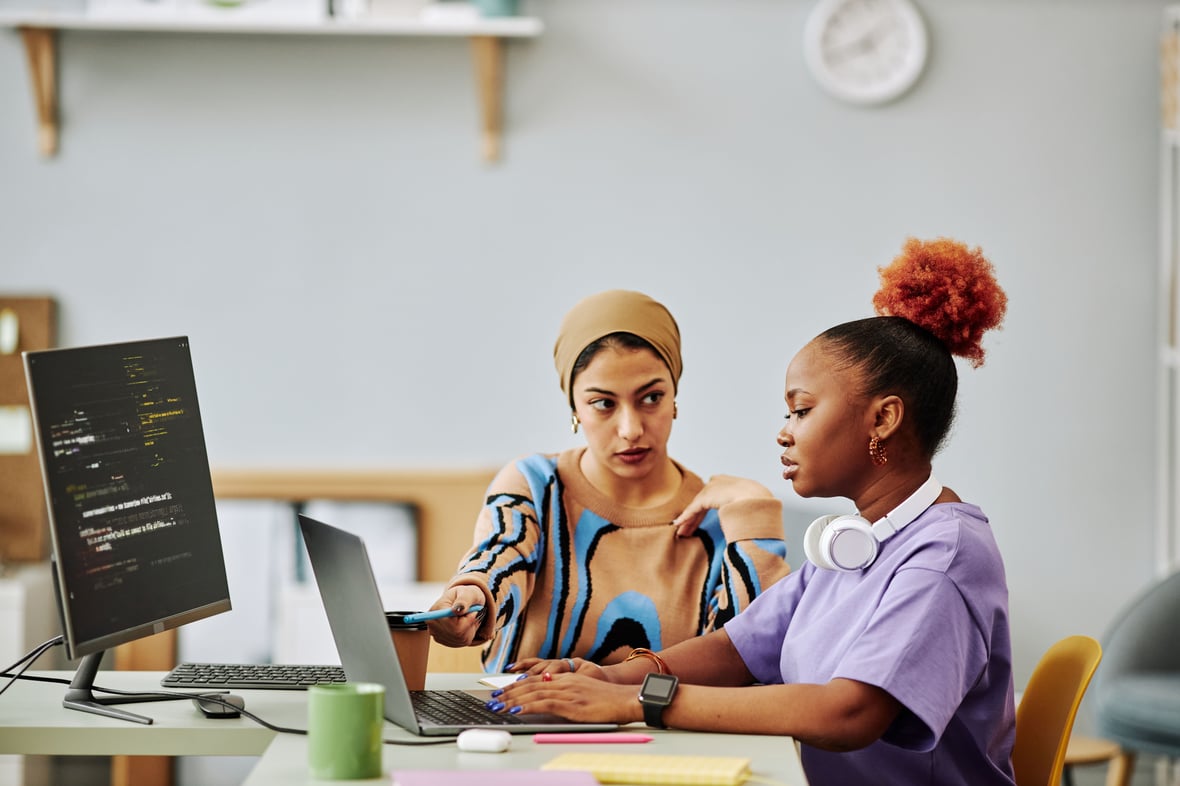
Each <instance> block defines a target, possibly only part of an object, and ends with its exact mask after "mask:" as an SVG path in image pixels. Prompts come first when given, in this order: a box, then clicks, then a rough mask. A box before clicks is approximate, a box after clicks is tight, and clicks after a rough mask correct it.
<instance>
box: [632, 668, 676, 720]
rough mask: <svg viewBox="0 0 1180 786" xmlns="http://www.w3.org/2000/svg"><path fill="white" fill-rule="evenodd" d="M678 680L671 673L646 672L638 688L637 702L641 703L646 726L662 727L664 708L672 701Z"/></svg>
mask: <svg viewBox="0 0 1180 786" xmlns="http://www.w3.org/2000/svg"><path fill="white" fill-rule="evenodd" d="M679 684H680V680H679V679H677V678H676V676H675V675H672V674H654V673H653V674H648V675H647V676H646V677H644V678H643V687H642V688H640V689H639V703H640V704H642V705H643V722H644V723H646V724H647V725H648V726H652V727H654V728H657V729H663V728H665V726H664V708H665V707H667V706H668V705H669V704H671V703H672V697H673V696H675V695H676V686H677V685H679Z"/></svg>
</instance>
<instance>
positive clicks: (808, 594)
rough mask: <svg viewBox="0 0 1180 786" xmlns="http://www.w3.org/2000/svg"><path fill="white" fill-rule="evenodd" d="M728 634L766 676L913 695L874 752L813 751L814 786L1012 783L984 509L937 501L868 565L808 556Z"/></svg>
mask: <svg viewBox="0 0 1180 786" xmlns="http://www.w3.org/2000/svg"><path fill="white" fill-rule="evenodd" d="M725 632H726V633H727V634H729V638H730V639H731V640H732V641H733V643H734V646H736V647H737V650H738V653H739V654H740V655H741V657H742V660H744V661H745V663H746V666H747V667H748V668H749V669H750V672H751V673H752V674H753V675H754V678H755V679H756V680H758V681H759V682H761V683H764V684H778V683H813V684H821V685H822V684H825V683H827V682H829V681H830V680H832V679H834V678H837V677H844V678H847V679H853V680H859V681H860V682H865V683H868V684H870V685H876V686H878V687H880V688H882V689H884V690H886V691H888V692H889V694H890V695H892V696H893V697H894V698H895V699H897V700H898V701H899V702H901V704H902V710H901V713H900V714H899V715H898V717H897V719H896V720H895V721H894V722H893V724H892V725H891V726H890V727H889V729H888V730H887V731H886V732H885V734H884V736H883V737H882V738H881V739H880V740H877V741H876V742H874V743H873V744H871V745H869V746H868V747H866V748H862V749H860V750H857V751H851V752H848V753H831V752H828V751H822V750H819V749H817V748H813V747H811V746H808V745H804V746H802V752H803V767H804V770H805V771H806V773H807V778H808V780H809V781H810V782H811V784H812V786H826V785H827V784H833V785H835V784H850V783H873V784H878V785H881V786H883V785H884V784H898V785H899V786H901V785H903V784H904V786H920V785H921V784H931V785H932V786H933V785H934V784H937V786H957V785H959V784H962V785H963V786H966V785H967V784H971V785H972V786H975V785H976V784H978V785H979V786H985V785H986V786H992V785H993V784H1003V786H1012V785H1013V783H1014V780H1013V775H1012V762H1011V758H1012V743H1013V740H1014V737H1015V733H1016V709H1015V703H1014V700H1013V693H1012V646H1011V641H1010V638H1009V630H1008V587H1007V582H1006V579H1005V577H1004V563H1003V560H1002V559H1001V557H1000V552H999V549H998V548H997V547H996V542H995V539H994V538H993V537H992V532H991V528H990V527H989V526H988V523H987V518H986V517H985V516H984V515H983V512H982V511H981V510H980V509H979V508H978V507H976V506H974V505H968V504H965V503H943V504H938V505H932V506H931V507H930V508H929V509H927V510H926V511H925V512H924V513H923V514H922V515H921V516H919V517H918V518H917V519H915V520H914V521H913V523H911V524H910V525H909V526H907V527H905V528H904V529H903V530H902V531H901V532H899V533H897V534H896V535H894V536H893V537H892V538H890V539H888V540H886V541H885V542H884V543H883V544H881V551H880V554H879V555H878V556H877V560H876V562H874V563H873V564H872V565H871V566H870V567H869V568H868V569H866V570H864V571H858V572H855V573H845V572H843V571H834V570H824V569H821V568H816V567H815V565H813V564H811V563H810V562H808V563H805V564H804V565H803V567H802V568H801V569H800V570H797V571H795V572H793V573H792V574H791V575H789V576H787V577H786V578H785V579H783V580H781V581H779V582H778V583H776V584H774V585H773V586H771V587H770V588H769V589H768V590H767V591H766V592H765V593H763V594H762V595H761V596H760V597H759V598H757V599H756V600H754V601H753V602H752V603H751V604H750V605H749V607H747V608H746V610H745V611H743V612H742V613H741V614H739V615H738V616H737V617H735V618H734V619H732V620H730V621H729V622H728V623H726V625H725Z"/></svg>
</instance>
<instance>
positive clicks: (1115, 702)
mask: <svg viewBox="0 0 1180 786" xmlns="http://www.w3.org/2000/svg"><path fill="white" fill-rule="evenodd" d="M1178 633H1180V572H1177V573H1173V574H1172V575H1171V576H1169V577H1167V578H1165V579H1163V580H1161V581H1158V582H1156V583H1154V584H1152V585H1151V586H1150V587H1148V588H1147V590H1145V591H1144V592H1143V593H1141V594H1140V595H1139V596H1138V597H1137V598H1136V599H1135V600H1134V601H1132V602H1131V604H1130V605H1129V606H1128V607H1127V608H1126V609H1124V610H1123V612H1122V614H1121V615H1120V616H1119V617H1118V619H1117V620H1116V622H1115V623H1114V625H1113V626H1112V627H1111V628H1110V630H1108V631H1107V633H1106V635H1105V637H1104V640H1103V643H1102V646H1103V653H1104V655H1103V660H1102V667H1101V668H1099V669H1098V673H1097V675H1095V677H1094V686H1093V688H1092V693H1093V694H1094V697H1095V714H1096V719H1097V722H1098V728H1099V731H1100V732H1101V734H1102V735H1103V736H1105V737H1107V738H1109V739H1111V740H1113V741H1114V742H1116V743H1118V744H1119V745H1120V746H1121V747H1122V749H1123V751H1125V752H1126V755H1127V757H1128V759H1130V760H1129V761H1128V762H1127V764H1128V766H1127V770H1128V776H1129V770H1130V769H1131V767H1130V766H1129V765H1130V764H1132V763H1133V757H1134V755H1135V754H1136V753H1151V754H1155V755H1160V756H1167V757H1169V758H1177V757H1180V645H1177V643H1176V640H1177V634H1178Z"/></svg>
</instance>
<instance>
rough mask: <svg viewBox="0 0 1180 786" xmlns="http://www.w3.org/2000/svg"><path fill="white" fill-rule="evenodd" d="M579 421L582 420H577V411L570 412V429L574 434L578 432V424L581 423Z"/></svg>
mask: <svg viewBox="0 0 1180 786" xmlns="http://www.w3.org/2000/svg"><path fill="white" fill-rule="evenodd" d="M581 422H582V421H580V420H578V413H577V412H571V413H570V430H571V431H573V432H574V433H575V434H577V433H578V426H579V425H580V424H581Z"/></svg>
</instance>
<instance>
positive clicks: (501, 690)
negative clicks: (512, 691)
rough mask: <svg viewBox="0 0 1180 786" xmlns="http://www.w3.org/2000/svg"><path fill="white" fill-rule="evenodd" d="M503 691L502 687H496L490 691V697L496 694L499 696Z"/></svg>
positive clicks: (494, 696)
mask: <svg viewBox="0 0 1180 786" xmlns="http://www.w3.org/2000/svg"><path fill="white" fill-rule="evenodd" d="M503 692H504V689H503V688H496V689H495V690H494V691H492V698H493V699H494V698H496V697H497V696H499V695H500V694H501V693H503Z"/></svg>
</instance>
